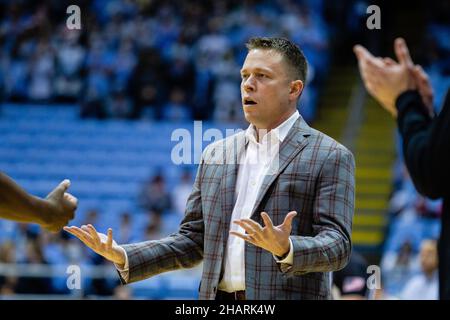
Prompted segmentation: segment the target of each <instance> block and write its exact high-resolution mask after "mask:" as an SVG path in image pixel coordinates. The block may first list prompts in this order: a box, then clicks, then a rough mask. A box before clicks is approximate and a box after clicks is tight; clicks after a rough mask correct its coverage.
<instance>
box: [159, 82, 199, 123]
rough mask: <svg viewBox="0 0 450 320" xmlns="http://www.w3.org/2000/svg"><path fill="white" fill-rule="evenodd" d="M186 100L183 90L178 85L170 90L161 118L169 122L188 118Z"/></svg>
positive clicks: (188, 112)
mask: <svg viewBox="0 0 450 320" xmlns="http://www.w3.org/2000/svg"><path fill="white" fill-rule="evenodd" d="M185 101H186V94H185V91H184V90H182V89H181V88H179V87H176V88H173V89H172V91H171V92H170V97H169V102H168V103H167V104H165V105H164V106H163V118H164V119H165V120H167V121H171V122H179V121H187V120H190V119H191V118H192V117H191V114H190V108H189V106H188V105H187V104H185Z"/></svg>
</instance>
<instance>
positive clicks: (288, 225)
mask: <svg viewBox="0 0 450 320" xmlns="http://www.w3.org/2000/svg"><path fill="white" fill-rule="evenodd" d="M296 215H297V211H291V212H289V213H288V214H287V215H286V217H284V221H283V224H282V226H281V227H282V228H284V229H286V230H289V231H290V230H291V229H292V220H293V219H294V217H295V216H296Z"/></svg>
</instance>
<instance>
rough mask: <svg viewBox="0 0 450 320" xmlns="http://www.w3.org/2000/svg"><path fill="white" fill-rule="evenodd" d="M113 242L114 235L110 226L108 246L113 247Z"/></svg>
mask: <svg viewBox="0 0 450 320" xmlns="http://www.w3.org/2000/svg"><path fill="white" fill-rule="evenodd" d="M112 244H113V235H112V229H111V228H109V229H108V238H107V240H106V246H107V247H108V249H111V248H112Z"/></svg>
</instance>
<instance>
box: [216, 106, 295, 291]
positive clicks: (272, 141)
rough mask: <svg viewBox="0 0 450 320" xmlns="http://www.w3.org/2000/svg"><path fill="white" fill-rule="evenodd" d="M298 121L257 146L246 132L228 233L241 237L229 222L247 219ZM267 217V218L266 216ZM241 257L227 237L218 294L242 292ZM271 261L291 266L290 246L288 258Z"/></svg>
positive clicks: (238, 243) (239, 245)
mask: <svg viewBox="0 0 450 320" xmlns="http://www.w3.org/2000/svg"><path fill="white" fill-rule="evenodd" d="M299 117H300V114H299V113H298V111H296V112H295V113H293V114H292V115H291V116H290V117H289V118H288V119H287V120H286V121H284V122H283V123H282V124H281V125H279V126H278V127H277V128H275V129H273V130H271V131H270V132H269V133H267V134H266V135H264V137H263V138H262V139H260V140H261V141H260V142H258V141H257V138H256V130H255V127H254V126H253V125H250V126H249V127H248V129H247V130H246V132H245V136H246V139H248V141H249V143H248V146H247V150H246V152H245V153H244V154H243V155H242V157H243V159H240V162H239V163H240V167H239V170H238V175H237V181H236V188H235V198H236V203H235V205H234V208H233V213H232V215H231V223H230V231H237V232H240V233H245V230H244V229H242V228H241V227H240V226H238V225H237V224H235V223H233V221H235V220H239V219H244V218H247V219H248V218H250V215H251V213H252V211H253V207H254V205H255V202H256V198H257V196H258V193H259V191H260V189H261V186H262V183H263V180H264V177H265V176H266V175H267V174H271V173H276V171H277V170H275V172H273V171H272V169H273V168H274V167H275V168H276V167H277V165H275V166H273V164H274V161H278V155H279V147H280V144H281V142H283V140H284V139H285V138H286V136H287V134H288V132H289V130H290V129H291V128H292V126H293V125H294V123H295V121H296V120H297V119H298V118H299ZM269 168H270V172H269ZM268 213H269V214H270V212H268ZM286 214H287V212H286ZM244 257H245V241H244V240H243V239H241V238H239V237H236V236H233V235H231V236H229V237H228V242H227V247H226V254H225V261H224V268H225V269H224V274H223V277H222V279H221V281H220V283H219V287H218V289H219V290H222V291H226V292H234V291H240V290H245V261H244ZM274 258H275V260H277V262H280V263H289V264H291V265H292V262H293V252H292V243H291V244H290V251H289V254H288V256H287V257H286V258H285V259H284V260H282V261H279V260H278V259H277V258H276V257H274Z"/></svg>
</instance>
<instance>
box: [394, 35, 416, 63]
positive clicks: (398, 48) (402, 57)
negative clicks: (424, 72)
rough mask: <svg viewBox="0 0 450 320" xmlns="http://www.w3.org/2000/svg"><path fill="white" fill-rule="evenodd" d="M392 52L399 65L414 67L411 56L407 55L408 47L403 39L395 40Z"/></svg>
mask: <svg viewBox="0 0 450 320" xmlns="http://www.w3.org/2000/svg"><path fill="white" fill-rule="evenodd" d="M394 51H395V55H396V56H397V59H398V62H399V63H400V64H404V65H407V66H408V67H412V66H413V65H414V64H413V62H412V59H411V55H410V54H409V49H408V46H407V45H406V42H405V40H404V39H403V38H397V39H395V44H394Z"/></svg>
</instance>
